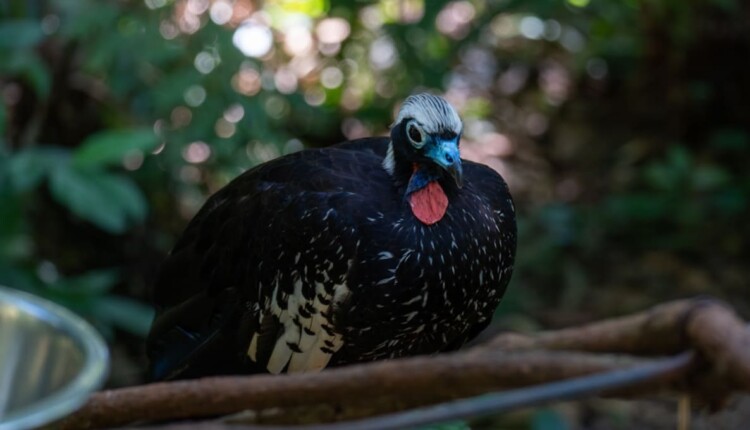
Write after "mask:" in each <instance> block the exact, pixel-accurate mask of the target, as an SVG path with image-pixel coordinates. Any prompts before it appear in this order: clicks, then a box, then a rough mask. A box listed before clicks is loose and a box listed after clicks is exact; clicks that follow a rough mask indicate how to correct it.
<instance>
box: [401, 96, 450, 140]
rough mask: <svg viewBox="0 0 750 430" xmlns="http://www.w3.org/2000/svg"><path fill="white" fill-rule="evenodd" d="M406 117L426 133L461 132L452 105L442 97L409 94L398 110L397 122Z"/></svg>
mask: <svg viewBox="0 0 750 430" xmlns="http://www.w3.org/2000/svg"><path fill="white" fill-rule="evenodd" d="M406 118H413V119H414V120H415V121H417V123H419V125H420V126H421V127H422V129H423V130H424V131H425V132H427V133H431V134H432V133H440V132H443V131H452V132H454V133H456V134H461V131H462V130H463V124H462V123H461V118H459V116H458V113H457V112H456V110H455V109H453V106H451V105H450V104H449V103H448V102H447V101H445V99H443V98H442V97H438V96H434V95H432V94H426V93H422V94H415V95H413V96H409V97H408V98H407V99H406V100H405V101H404V104H403V105H401V109H400V110H399V111H398V116H397V117H396V122H395V123H394V124H398V123H400V122H401V121H403V120H404V119H406Z"/></svg>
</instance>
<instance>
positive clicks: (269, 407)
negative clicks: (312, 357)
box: [62, 300, 750, 429]
mask: <svg viewBox="0 0 750 430" xmlns="http://www.w3.org/2000/svg"><path fill="white" fill-rule="evenodd" d="M690 348H694V349H695V350H696V351H698V352H699V353H700V354H701V356H702V358H703V359H705V360H707V362H708V363H709V364H710V365H711V366H712V367H710V370H711V373H710V375H711V378H695V377H692V376H695V375H692V374H690V373H689V372H688V366H685V367H682V368H680V370H679V371H676V372H671V373H669V374H668V375H667V376H668V377H667V376H665V375H662V376H659V377H656V376H654V377H653V378H651V379H646V380H645V381H641V383H639V384H637V385H636V386H634V387H632V388H630V389H629V390H620V391H614V392H612V391H610V392H608V394H616V395H637V394H643V393H653V392H655V391H659V390H664V389H669V388H671V389H674V388H678V387H677V385H676V384H677V383H681V384H682V386H683V387H684V386H685V385H687V383H688V382H689V383H693V384H695V383H705V382H711V383H712V384H717V383H718V384H719V386H720V387H719V388H721V389H722V391H721V392H724V393H725V392H728V391H730V390H732V389H736V388H741V389H743V390H750V332H749V331H748V330H747V329H746V328H745V326H744V323H743V322H742V321H741V320H740V319H739V318H738V317H737V316H736V315H735V314H734V312H733V311H732V310H731V309H730V308H728V307H726V306H724V305H722V304H719V303H718V302H715V301H711V300H686V301H678V302H673V303H669V304H665V305H662V306H657V307H655V308H653V309H651V310H648V311H645V312H642V313H639V314H635V315H632V316H628V317H623V318H617V319H613V320H608V321H604V322H599V323H594V324H590V325H586V326H583V327H578V328H570V329H564V330H559V331H552V332H543V333H539V334H537V335H533V336H521V335H516V334H503V335H499V336H498V337H496V338H495V339H494V340H492V341H491V342H489V343H488V344H485V345H480V346H478V347H476V348H473V349H470V350H466V351H463V352H457V353H452V354H444V355H438V356H432V357H414V358H409V359H402V360H392V361H381V362H376V363H369V364H361V365H354V366H348V367H342V368H336V369H330V370H326V371H324V372H321V373H313V374H292V375H280V376H273V375H255V376H236V377H214V378H204V379H199V380H191V381H177V382H166V383H156V384H149V385H145V386H140V387H131V388H123V389H118V390H110V391H103V392H100V393H96V394H94V396H92V398H91V399H90V400H89V402H88V403H87V404H86V406H84V408H82V409H81V410H80V411H78V412H77V413H75V414H73V415H72V416H70V417H69V418H67V419H66V420H65V421H64V422H63V423H62V428H69V429H72V428H99V427H109V426H117V425H123V424H128V423H132V422H135V421H155V420H170V419H185V418H200V417H207V416H218V415H227V414H231V413H236V412H238V411H243V410H252V411H255V412H254V414H253V421H255V422H273V423H279V422H286V423H300V422H301V423H311V422H321V421H326V422H327V421H340V420H346V419H355V418H362V417H366V416H372V415H377V414H383V413H389V412H394V411H400V410H405V409H409V408H414V407H418V406H423V405H427V404H433V403H437V402H445V401H449V400H453V399H456V398H461V397H467V396H472V395H478V394H482V393H487V392H490V391H497V390H504V389H505V390H507V389H512V388H518V387H522V386H528V385H534V384H540V383H546V382H551V381H558V380H562V379H568V378H572V377H577V376H582V375H589V374H592V373H599V372H604V371H612V370H616V369H628V368H631V370H632V371H633V372H635V370H636V369H637V368H638V366H637V365H643V364H644V363H647V362H648V361H647V360H644V359H643V358H637V357H632V356H630V357H629V356H617V355H601V354H600V353H605V352H615V353H620V354H622V353H627V354H638V355H652V356H653V355H672V354H675V353H676V352H678V351H685V350H688V349H690ZM563 350H564V351H563ZM574 351H585V352H574ZM593 353H597V354H593ZM696 363H697V362H696V361H695V360H691V362H690V364H691V365H695V364H696ZM634 366H635V367H634ZM704 374H707V372H704ZM689 376H691V377H690V378H689ZM566 382H567V381H566ZM571 387H572V386H571Z"/></svg>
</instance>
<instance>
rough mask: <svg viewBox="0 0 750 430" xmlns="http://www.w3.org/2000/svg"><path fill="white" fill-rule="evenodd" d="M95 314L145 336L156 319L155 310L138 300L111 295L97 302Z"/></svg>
mask: <svg viewBox="0 0 750 430" xmlns="http://www.w3.org/2000/svg"><path fill="white" fill-rule="evenodd" d="M94 316H95V317H96V318H97V319H98V320H100V321H103V322H105V323H109V324H111V325H114V326H115V327H117V328H119V329H121V330H124V331H126V332H128V333H131V334H134V335H136V336H140V337H142V338H145V337H146V335H148V331H149V329H150V327H151V321H152V320H153V319H154V311H153V309H151V307H150V306H147V305H145V304H143V303H140V302H138V301H135V300H131V299H127V298H124V297H117V296H112V295H110V296H105V297H102V298H101V299H99V300H98V301H97V302H96V304H95V306H94Z"/></svg>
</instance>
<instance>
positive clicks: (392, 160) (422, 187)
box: [383, 142, 448, 225]
mask: <svg viewBox="0 0 750 430" xmlns="http://www.w3.org/2000/svg"><path fill="white" fill-rule="evenodd" d="M383 169H385V171H386V172H388V174H389V175H390V176H391V178H393V181H394V183H395V184H396V185H397V186H402V185H406V191H405V192H404V198H405V199H406V200H407V201H408V202H409V207H410V208H411V212H412V214H413V215H414V216H415V217H416V218H417V219H418V220H419V221H421V222H422V223H423V224H425V225H432V224H435V223H437V222H438V221H440V220H441V219H442V218H443V216H444V215H445V212H446V211H447V209H448V196H447V195H446V194H445V191H444V190H443V187H442V186H441V185H440V182H439V179H440V177H441V174H440V172H439V170H438V169H437V168H436V167H434V166H426V165H423V164H417V163H408V162H407V161H406V160H400V159H399V158H398V156H397V154H396V153H395V151H394V150H393V142H389V143H388V151H387V153H386V156H385V158H383ZM399 188H401V187H399ZM401 189H403V188H401Z"/></svg>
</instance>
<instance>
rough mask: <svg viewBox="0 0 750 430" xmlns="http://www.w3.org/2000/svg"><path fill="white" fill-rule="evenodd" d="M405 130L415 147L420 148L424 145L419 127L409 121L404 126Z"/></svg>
mask: <svg viewBox="0 0 750 430" xmlns="http://www.w3.org/2000/svg"><path fill="white" fill-rule="evenodd" d="M406 132H407V134H408V135H409V140H411V144H412V145H413V146H414V147H415V148H421V147H422V145H424V142H423V141H422V132H421V131H419V127H417V126H416V125H414V124H413V123H409V125H408V126H407V127H406Z"/></svg>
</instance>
